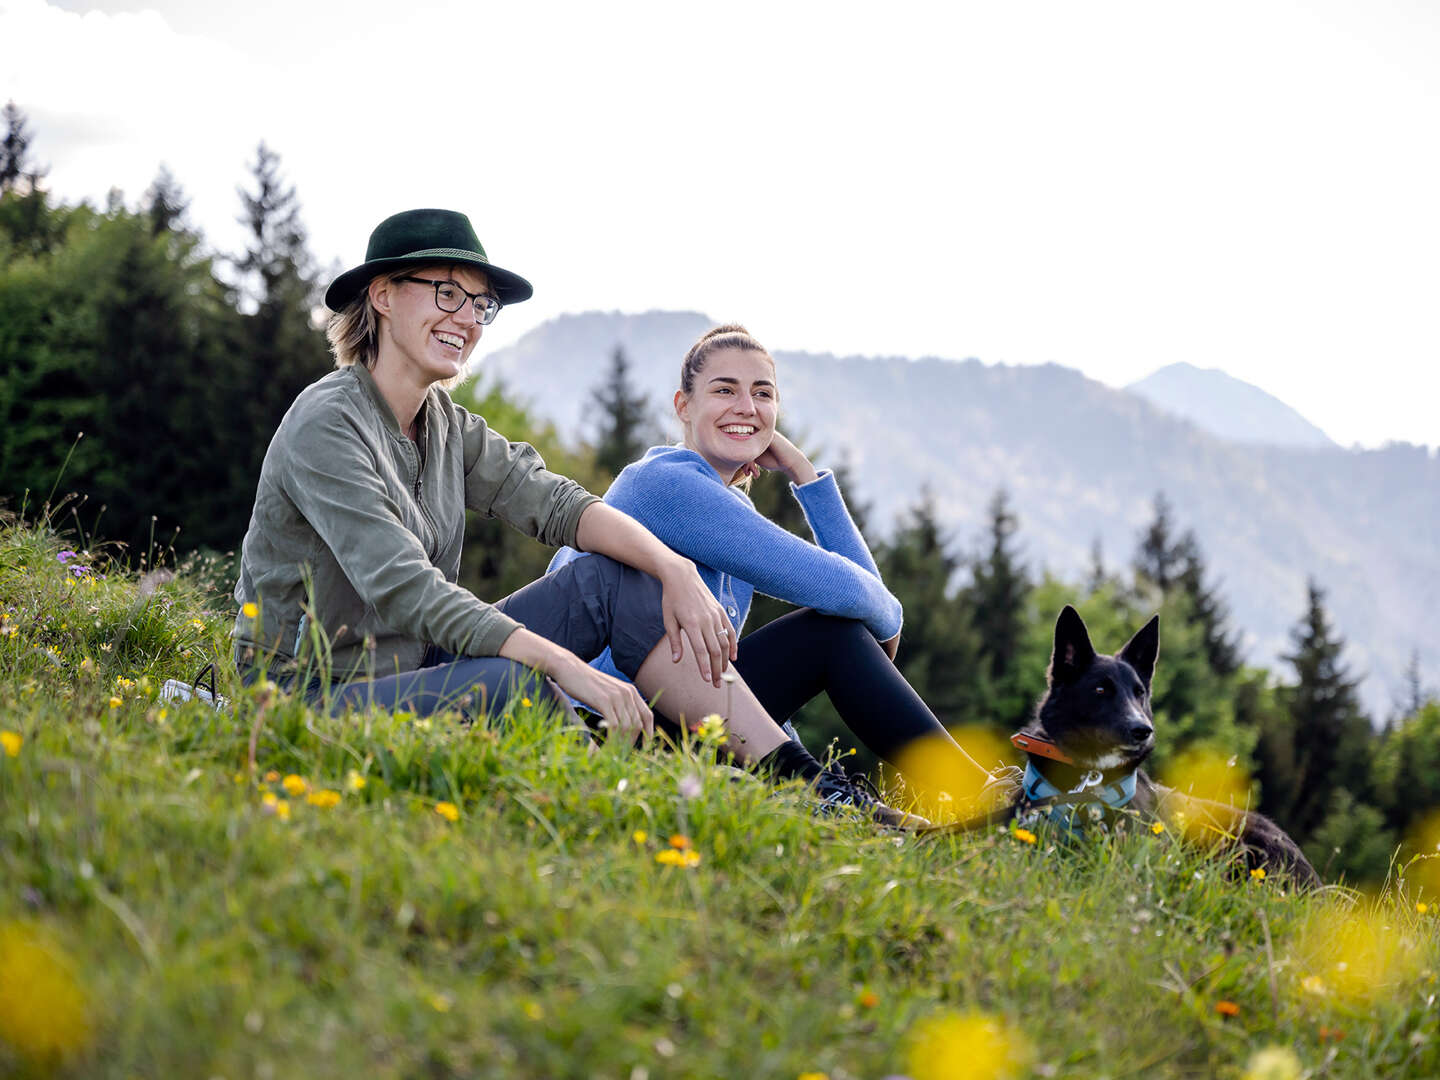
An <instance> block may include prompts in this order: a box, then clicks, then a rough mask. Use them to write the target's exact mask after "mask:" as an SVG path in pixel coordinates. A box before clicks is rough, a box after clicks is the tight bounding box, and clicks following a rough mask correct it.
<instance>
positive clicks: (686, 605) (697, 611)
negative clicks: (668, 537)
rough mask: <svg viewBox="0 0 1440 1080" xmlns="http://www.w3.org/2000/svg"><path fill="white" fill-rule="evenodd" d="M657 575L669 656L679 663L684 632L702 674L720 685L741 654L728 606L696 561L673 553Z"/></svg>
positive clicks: (705, 678)
mask: <svg viewBox="0 0 1440 1080" xmlns="http://www.w3.org/2000/svg"><path fill="white" fill-rule="evenodd" d="M658 576H659V578H660V589H661V593H660V611H661V614H662V615H663V616H664V619H665V636H666V637H667V638H669V639H670V658H671V659H672V660H674V661H675V662H676V663H679V662H680V659H681V657H682V656H683V655H684V648H683V646H684V643H683V642H682V641H681V639H680V635H681V634H682V633H684V635H685V636H686V637H688V638H689V639H690V647H691V648H692V649H693V650H694V652H695V662H696V664H697V665H698V667H699V668H700V677H701V678H702V679H704V680H705V681H706V682H708V683H712V684H713V685H715V686H716V687H718V686H719V685H720V676H721V675H722V674H724V672H725V669H726V668H727V667H728V666H729V664H730V661H732V660H734V659H735V658H736V656H737V655H739V643H738V642H737V641H736V640H735V638H736V634H735V631H734V628H733V627H731V625H730V619H729V618H728V617H727V616H726V614H725V609H724V608H722V607H721V606H720V603H719V601H717V600H716V599H715V597H714V596H713V595H712V594H711V592H710V589H709V588H708V587H707V586H706V584H705V582H704V581H703V580H702V579H701V577H700V573H699V571H698V570H696V569H695V564H694V563H692V562H691V561H690V560H689V559H686V558H684V557H683V556H680V555H676V556H674V559H673V560H672V561H671V562H669V563H668V564H667V566H666V567H665V568H664V569H663V570H662V571H661V572H660V574H659V575H658Z"/></svg>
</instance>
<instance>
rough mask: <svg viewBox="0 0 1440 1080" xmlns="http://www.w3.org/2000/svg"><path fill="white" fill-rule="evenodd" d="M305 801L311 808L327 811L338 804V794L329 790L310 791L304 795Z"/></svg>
mask: <svg viewBox="0 0 1440 1080" xmlns="http://www.w3.org/2000/svg"><path fill="white" fill-rule="evenodd" d="M305 801H306V802H307V803H309V804H310V805H311V806H318V807H320V809H322V810H328V809H330V808H331V807H332V806H335V805H337V804H338V803H339V802H340V792H338V791H331V790H330V789H329V788H321V789H320V790H319V791H312V792H310V794H308V795H306V796H305Z"/></svg>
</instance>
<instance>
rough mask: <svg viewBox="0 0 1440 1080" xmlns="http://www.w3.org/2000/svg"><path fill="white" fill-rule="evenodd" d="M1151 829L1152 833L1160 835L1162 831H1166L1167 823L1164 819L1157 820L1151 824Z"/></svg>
mask: <svg viewBox="0 0 1440 1080" xmlns="http://www.w3.org/2000/svg"><path fill="white" fill-rule="evenodd" d="M1150 831H1151V832H1152V833H1154V834H1155V835H1156V836H1159V835H1160V834H1161V833H1163V832H1164V831H1165V823H1164V822H1163V821H1157V822H1155V824H1154V825H1151V826H1150Z"/></svg>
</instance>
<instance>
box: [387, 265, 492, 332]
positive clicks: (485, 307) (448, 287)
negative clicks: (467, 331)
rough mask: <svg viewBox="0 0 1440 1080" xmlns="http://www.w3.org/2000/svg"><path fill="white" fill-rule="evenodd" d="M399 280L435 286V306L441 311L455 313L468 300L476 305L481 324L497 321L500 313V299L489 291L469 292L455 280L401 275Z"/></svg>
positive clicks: (487, 324) (477, 318)
mask: <svg viewBox="0 0 1440 1080" xmlns="http://www.w3.org/2000/svg"><path fill="white" fill-rule="evenodd" d="M398 280H400V281H414V282H416V283H417V284H420V285H433V286H435V306H436V307H437V308H439V309H440V310H441V311H448V312H452V313H453V312H456V311H459V310H460V309H461V308H462V307H464V306H465V301H466V300H469V301H471V302H472V303H474V305H475V321H476V322H478V323H479V324H480V325H481V326H489V325H490V324H491V323H492V322H494V321H495V316H496V315H498V314H500V301H499V300H496V299H495V297H493V296H491V295H489V294H488V293H472V292H467V291H466V290H464V289H462V288H461V287H460V286H459V285H456V284H455V282H453V281H436V280H435V279H434V278H427V277H409V276H404V277H401V278H399V279H398Z"/></svg>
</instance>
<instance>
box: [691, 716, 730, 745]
mask: <svg viewBox="0 0 1440 1080" xmlns="http://www.w3.org/2000/svg"><path fill="white" fill-rule="evenodd" d="M697 731H698V733H699V735H700V737H701V738H702V739H723V738H724V737H725V718H724V717H723V716H721V715H720V714H719V713H713V712H712V713H711V714H710V715H709V716H707V717H705V718H704V719H702V720H701V721H700V727H699V728H698V729H697Z"/></svg>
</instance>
